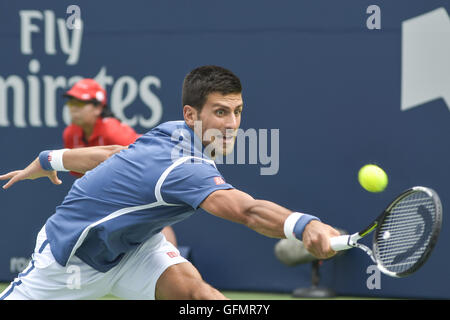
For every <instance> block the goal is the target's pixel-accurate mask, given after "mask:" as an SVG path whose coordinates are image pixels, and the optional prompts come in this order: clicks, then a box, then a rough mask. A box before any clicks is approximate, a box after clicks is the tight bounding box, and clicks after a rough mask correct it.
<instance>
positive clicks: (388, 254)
mask: <svg viewBox="0 0 450 320" xmlns="http://www.w3.org/2000/svg"><path fill="white" fill-rule="evenodd" d="M441 224H442V205H441V201H440V199H439V196H438V194H437V193H436V192H435V191H434V190H432V189H429V188H425V187H413V188H411V189H408V190H406V191H404V192H403V193H402V194H400V195H399V196H398V197H397V198H396V199H395V200H394V201H392V202H391V204H389V206H388V207H387V208H386V209H385V210H384V211H383V212H382V213H381V214H380V216H379V217H378V218H377V219H375V221H373V222H372V223H371V224H370V225H369V226H368V227H367V228H365V229H364V230H362V231H360V232H357V233H354V234H351V235H342V236H338V237H333V238H331V239H330V244H331V248H332V249H333V250H334V251H342V250H347V249H350V248H360V249H362V250H364V251H365V252H366V253H367V254H368V255H369V256H370V258H371V259H372V260H373V262H374V263H376V264H377V267H378V269H379V270H380V271H381V272H383V273H384V274H386V275H388V276H391V277H405V276H408V275H410V274H412V273H414V272H415V271H417V270H418V269H419V268H420V267H421V266H422V265H423V264H424V263H425V261H427V259H428V257H429V256H430V253H431V251H432V250H433V248H434V246H435V244H436V242H437V239H438V236H439V232H440V230H441ZM374 230H375V233H374V237H373V249H372V250H371V249H370V248H368V247H367V246H365V245H363V244H361V243H358V240H360V239H362V238H364V237H365V236H367V235H368V234H369V233H371V232H372V231H374Z"/></svg>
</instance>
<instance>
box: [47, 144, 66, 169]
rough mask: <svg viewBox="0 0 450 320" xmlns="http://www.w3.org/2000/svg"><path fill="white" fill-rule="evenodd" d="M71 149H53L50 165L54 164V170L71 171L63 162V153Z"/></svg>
mask: <svg viewBox="0 0 450 320" xmlns="http://www.w3.org/2000/svg"><path fill="white" fill-rule="evenodd" d="M67 150H69V149H59V150H53V151H52V152H51V153H50V157H49V161H50V165H51V166H52V168H53V170H55V171H69V170H67V169H66V168H64V164H63V154H64V152H66V151H67Z"/></svg>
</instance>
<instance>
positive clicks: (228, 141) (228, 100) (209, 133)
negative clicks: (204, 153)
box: [185, 92, 243, 155]
mask: <svg viewBox="0 0 450 320" xmlns="http://www.w3.org/2000/svg"><path fill="white" fill-rule="evenodd" d="M191 108H192V107H191ZM242 108H243V101H242V94H241V93H232V94H227V95H222V94H221V93H218V92H213V93H210V94H209V95H208V98H207V100H206V102H205V104H204V106H203V108H202V110H201V112H200V113H198V112H197V110H195V109H194V108H192V110H188V111H190V112H192V115H191V117H189V119H186V110H185V120H187V121H186V122H187V124H188V125H189V126H190V127H194V129H195V127H196V126H199V124H200V123H199V122H197V123H196V124H195V122H196V121H201V128H202V142H203V145H204V146H205V147H207V146H208V148H209V150H214V151H215V153H216V154H217V153H219V154H222V155H227V154H229V153H231V152H232V151H233V148H234V142H235V140H236V133H237V129H238V128H239V126H240V124H241V113H242ZM188 120H189V121H188ZM196 133H197V132H196ZM211 144H212V145H211Z"/></svg>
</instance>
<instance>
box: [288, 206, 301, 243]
mask: <svg viewBox="0 0 450 320" xmlns="http://www.w3.org/2000/svg"><path fill="white" fill-rule="evenodd" d="M301 216H303V213H300V212H292V213H291V214H290V215H289V216H288V217H287V218H286V220H285V221H284V235H285V236H286V238H287V239H297V238H296V237H295V234H294V227H295V224H296V223H297V221H298V219H300V218H301Z"/></svg>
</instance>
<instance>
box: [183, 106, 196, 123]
mask: <svg viewBox="0 0 450 320" xmlns="http://www.w3.org/2000/svg"><path fill="white" fill-rule="evenodd" d="M183 117H184V121H185V122H186V124H187V125H188V126H189V127H190V128H193V127H194V122H195V121H196V120H198V115H197V109H195V108H194V107H192V106H190V105H185V106H184V107H183Z"/></svg>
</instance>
